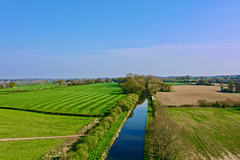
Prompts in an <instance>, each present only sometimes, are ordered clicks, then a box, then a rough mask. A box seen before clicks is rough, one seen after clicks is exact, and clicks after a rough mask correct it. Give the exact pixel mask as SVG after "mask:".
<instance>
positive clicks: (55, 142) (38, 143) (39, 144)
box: [0, 139, 66, 160]
mask: <svg viewBox="0 0 240 160" xmlns="http://www.w3.org/2000/svg"><path fill="white" fill-rule="evenodd" d="M65 140H66V139H41V140H25V141H7V142H0V159H18V160H26V159H40V158H41V157H42V156H44V155H45V154H46V153H47V152H48V151H50V150H52V149H54V148H56V147H58V146H60V145H61V144H62V143H63V142H64V141H65Z"/></svg>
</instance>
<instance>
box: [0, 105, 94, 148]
mask: <svg viewBox="0 0 240 160" xmlns="http://www.w3.org/2000/svg"><path fill="white" fill-rule="evenodd" d="M94 119H95V118H92V117H86V118H85V117H76V116H60V115H49V114H42V113H33V112H26V111H16V110H6V109H0V138H25V137H46V136H65V135H73V134H77V131H79V130H80V129H81V128H82V127H83V126H85V125H87V124H89V123H90V122H92V121H93V120H94ZM0 143H1V142H0Z"/></svg>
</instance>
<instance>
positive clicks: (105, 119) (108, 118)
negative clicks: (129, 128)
mask: <svg viewBox="0 0 240 160" xmlns="http://www.w3.org/2000/svg"><path fill="white" fill-rule="evenodd" d="M106 122H107V123H109V124H112V123H113V119H112V117H110V116H109V117H105V118H104V119H103V123H106Z"/></svg>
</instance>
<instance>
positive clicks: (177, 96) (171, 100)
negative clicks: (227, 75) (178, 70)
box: [157, 85, 240, 106]
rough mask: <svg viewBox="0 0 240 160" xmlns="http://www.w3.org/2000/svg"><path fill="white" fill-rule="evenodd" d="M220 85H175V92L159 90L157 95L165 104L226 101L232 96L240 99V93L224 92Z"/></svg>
mask: <svg viewBox="0 0 240 160" xmlns="http://www.w3.org/2000/svg"><path fill="white" fill-rule="evenodd" d="M220 91H221V88H220V86H201V85H199V86H198V85H182V86H173V92H158V93H157V97H158V99H159V101H160V102H161V103H162V104H163V105H176V106H179V105H185V104H186V105H194V104H197V101H198V100H199V99H203V100H207V101H224V100H226V99H227V98H230V99H231V100H233V101H240V94H239V93H222V92H220Z"/></svg>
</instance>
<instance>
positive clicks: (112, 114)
mask: <svg viewBox="0 0 240 160" xmlns="http://www.w3.org/2000/svg"><path fill="white" fill-rule="evenodd" d="M110 117H112V119H113V120H115V119H116V118H117V113H115V112H111V113H110Z"/></svg>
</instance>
